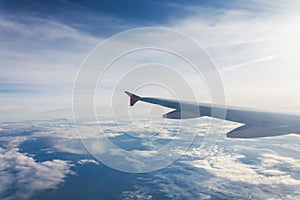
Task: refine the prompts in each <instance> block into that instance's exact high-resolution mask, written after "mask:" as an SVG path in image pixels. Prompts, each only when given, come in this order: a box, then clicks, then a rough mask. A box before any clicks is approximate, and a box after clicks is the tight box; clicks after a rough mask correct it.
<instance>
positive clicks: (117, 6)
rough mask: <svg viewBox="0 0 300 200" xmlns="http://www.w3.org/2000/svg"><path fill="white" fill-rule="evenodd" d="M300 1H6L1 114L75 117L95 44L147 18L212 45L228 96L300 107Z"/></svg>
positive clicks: (1, 18) (240, 101)
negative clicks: (76, 84)
mask: <svg viewBox="0 0 300 200" xmlns="http://www.w3.org/2000/svg"><path fill="white" fill-rule="evenodd" d="M299 8H300V6H299V3H298V2H295V1H282V0H276V1H257V0H251V1H247V2H245V1H240V0H230V1H226V2H225V1H217V0H214V1H188V2H186V1H130V3H128V2H127V1H126V2H125V1H88V2H86V1H56V2H55V3H53V1H0V13H1V14H0V42H1V47H0V52H1V54H0V55H1V56H0V60H1V61H0V62H1V74H0V96H1V99H0V101H1V106H0V112H1V113H6V114H5V116H1V120H4V121H5V120H18V119H31V118H34V119H36V118H48V117H51V116H50V114H49V113H51V115H52V114H53V116H55V117H69V116H70V110H71V98H72V86H73V81H74V78H75V76H76V72H77V70H78V69H79V66H80V65H81V63H82V61H83V59H84V58H85V57H86V56H87V54H88V53H89V51H90V50H91V49H92V48H93V47H95V46H96V45H97V44H98V43H99V42H101V41H103V40H104V39H106V38H107V37H109V36H112V35H113V34H116V33H119V32H120V31H125V30H128V29H131V28H140V27H147V26H160V27H166V28H171V29H174V30H177V31H180V32H183V33H184V34H187V35H188V36H190V37H192V38H193V39H194V40H196V41H197V42H198V43H200V44H201V45H202V46H204V47H205V49H206V50H207V52H208V53H209V55H210V56H211V58H212V59H213V61H214V62H215V64H216V66H217V68H218V69H219V70H220V74H221V76H222V80H223V82H224V87H225V92H226V98H227V102H228V104H231V105H242V106H250V107H259V108H266V109H270V110H274V109H276V110H280V111H284V112H299V111H300V104H299V103H298V99H299V94H298V91H299V89H300V88H299V85H300V84H299V80H298V77H299V67H298V66H299V64H300V61H299V58H298V56H297V54H298V53H297V52H299V50H300V47H299V41H300V38H299V35H300V34H299V32H300V30H299V28H298V22H299V18H300V16H299V14H298V13H299V12H298V10H299ZM266 91H267V92H266ZM149 95H151V94H149ZM257 97H260V98H257ZM125 98H126V96H124V99H125ZM56 111H59V112H56ZM45 113H46V114H45Z"/></svg>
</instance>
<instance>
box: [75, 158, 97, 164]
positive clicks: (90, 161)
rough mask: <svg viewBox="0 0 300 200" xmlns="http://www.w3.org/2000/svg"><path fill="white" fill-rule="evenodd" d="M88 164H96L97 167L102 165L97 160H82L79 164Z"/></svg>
mask: <svg viewBox="0 0 300 200" xmlns="http://www.w3.org/2000/svg"><path fill="white" fill-rule="evenodd" d="M88 163H92V164H95V165H99V164H100V163H99V162H98V161H96V160H92V159H81V160H78V164H81V165H83V164H88Z"/></svg>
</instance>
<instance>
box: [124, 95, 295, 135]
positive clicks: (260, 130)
mask: <svg viewBox="0 0 300 200" xmlns="http://www.w3.org/2000/svg"><path fill="white" fill-rule="evenodd" d="M125 93H126V94H127V95H128V96H129V97H130V106H133V105H134V104H135V103H136V102H138V101H142V102H146V103H150V104H156V105H160V106H163V107H168V108H172V109H174V110H173V111H171V112H169V113H166V114H164V115H163V116H162V117H164V118H170V119H188V118H195V117H202V116H209V117H214V118H220V119H223V117H224V115H221V116H218V115H212V106H211V105H209V104H198V103H191V102H179V101H176V100H169V99H161V98H153V97H140V96H138V95H135V94H132V93H130V92H127V91H125ZM214 109H217V110H218V107H217V106H214ZM220 109H221V108H220ZM225 120H228V121H233V122H238V123H243V124H245V125H243V126H241V127H238V128H236V129H234V130H232V131H230V132H229V133H227V137H230V138H258V137H270V136H278V135H285V134H290V133H296V134H300V116H298V115H288V114H282V113H271V112H261V111H253V110H245V109H241V108H228V109H226V115H225Z"/></svg>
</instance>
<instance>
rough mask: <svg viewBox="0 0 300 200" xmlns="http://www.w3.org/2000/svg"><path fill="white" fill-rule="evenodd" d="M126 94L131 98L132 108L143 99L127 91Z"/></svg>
mask: <svg viewBox="0 0 300 200" xmlns="http://www.w3.org/2000/svg"><path fill="white" fill-rule="evenodd" d="M125 93H126V94H127V95H128V96H129V97H130V106H133V105H134V104H135V103H136V102H137V101H138V100H139V99H140V98H141V97H139V96H137V95H135V94H132V93H130V92H127V91H125Z"/></svg>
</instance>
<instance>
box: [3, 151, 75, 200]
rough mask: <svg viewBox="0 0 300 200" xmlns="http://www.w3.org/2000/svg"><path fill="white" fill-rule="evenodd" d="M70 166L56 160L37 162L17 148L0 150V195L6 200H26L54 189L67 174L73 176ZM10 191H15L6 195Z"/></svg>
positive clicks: (65, 162) (67, 163)
mask: <svg viewBox="0 0 300 200" xmlns="http://www.w3.org/2000/svg"><path fill="white" fill-rule="evenodd" d="M72 166H73V165H72V164H70V163H69V162H67V161H63V160H58V159H54V160H51V161H43V162H37V161H35V160H34V159H33V158H32V157H30V156H28V155H27V154H24V153H20V152H19V149H18V148H12V149H3V148H0V171H1V173H0V179H1V186H0V192H1V193H0V194H1V196H2V197H3V198H4V199H7V200H8V199H27V198H29V197H30V196H31V195H32V194H33V192H35V191H37V190H45V189H53V188H56V187H57V186H58V185H59V184H61V183H63V182H64V179H65V178H66V176H67V175H68V174H74V173H73V172H72V171H71V169H70V167H72ZM2 181H3V182H2ZM11 189H13V190H16V191H15V192H14V193H13V194H10V193H7V192H8V190H11Z"/></svg>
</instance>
